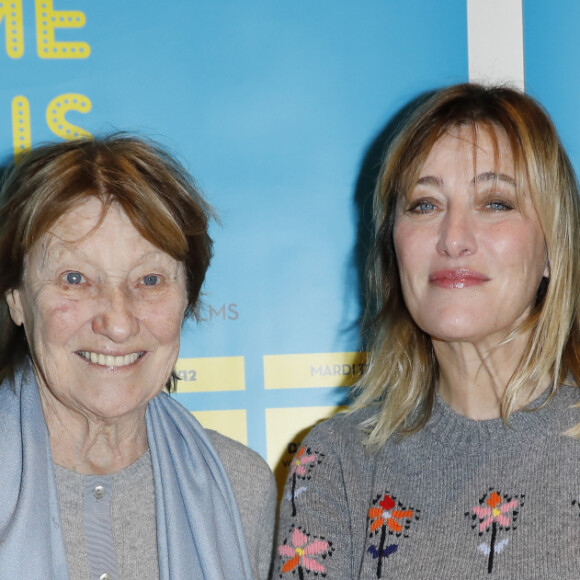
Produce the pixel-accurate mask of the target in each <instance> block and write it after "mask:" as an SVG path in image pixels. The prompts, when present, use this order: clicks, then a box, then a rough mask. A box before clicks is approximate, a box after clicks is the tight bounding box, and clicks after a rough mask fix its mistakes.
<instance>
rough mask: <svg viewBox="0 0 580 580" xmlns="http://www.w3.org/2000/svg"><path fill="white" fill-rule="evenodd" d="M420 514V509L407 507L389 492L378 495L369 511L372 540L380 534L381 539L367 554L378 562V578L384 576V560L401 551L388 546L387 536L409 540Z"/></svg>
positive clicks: (396, 546)
mask: <svg viewBox="0 0 580 580" xmlns="http://www.w3.org/2000/svg"><path fill="white" fill-rule="evenodd" d="M379 500H380V501H379ZM395 508H396V509H395ZM419 512H420V510H418V509H414V508H409V507H405V506H404V505H403V504H401V502H400V501H397V500H396V498H395V497H393V496H391V495H390V494H389V493H388V492H387V493H385V494H384V495H382V496H381V495H378V496H377V497H376V499H375V500H374V501H373V505H372V506H371V507H370V508H369V511H368V518H369V536H370V537H371V538H372V537H373V536H375V535H377V534H379V533H380V537H379V543H378V544H371V545H370V546H369V547H368V548H367V552H368V553H369V554H370V555H371V556H372V557H373V559H375V560H377V578H381V576H382V569H383V559H384V558H388V557H389V556H390V555H392V554H394V553H395V552H396V551H397V550H398V549H399V544H394V543H393V544H388V545H387V544H386V542H387V535H394V536H395V537H397V538H399V537H401V536H403V537H404V538H408V537H409V536H408V530H409V528H410V526H411V521H412V520H413V519H415V520H418V519H419Z"/></svg>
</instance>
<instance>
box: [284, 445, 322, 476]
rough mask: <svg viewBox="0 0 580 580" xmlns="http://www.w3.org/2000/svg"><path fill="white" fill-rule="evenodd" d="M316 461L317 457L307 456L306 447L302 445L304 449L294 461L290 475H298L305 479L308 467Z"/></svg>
mask: <svg viewBox="0 0 580 580" xmlns="http://www.w3.org/2000/svg"><path fill="white" fill-rule="evenodd" d="M308 451H310V449H309V450H308ZM315 461H316V455H314V454H310V455H306V447H305V446H304V445H302V447H300V449H298V453H296V457H294V460H293V461H292V468H291V469H290V475H294V474H295V473H296V474H298V475H299V476H301V477H305V476H306V469H307V467H308V466H309V465H310V464H311V463H314V462H315Z"/></svg>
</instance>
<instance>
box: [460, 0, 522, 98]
mask: <svg viewBox="0 0 580 580" xmlns="http://www.w3.org/2000/svg"><path fill="white" fill-rule="evenodd" d="M467 44H468V55H469V80H470V81H476V82H484V83H486V82H487V83H509V84H510V85H512V86H514V85H515V86H517V87H519V88H521V89H523V88H524V33H523V14H522V0H467Z"/></svg>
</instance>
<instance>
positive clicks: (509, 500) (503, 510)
mask: <svg viewBox="0 0 580 580" xmlns="http://www.w3.org/2000/svg"><path fill="white" fill-rule="evenodd" d="M524 497H525V496H524V494H520V495H519V496H517V495H507V494H503V496H502V494H501V493H500V492H498V491H496V490H494V489H493V488H490V489H489V491H488V493H486V494H485V495H484V496H483V497H482V498H480V500H479V505H477V506H475V507H473V508H471V511H470V512H465V515H466V516H471V519H472V520H473V522H474V523H473V525H472V528H473V529H475V528H477V530H478V532H479V535H480V536H482V535H483V534H484V533H486V532H487V531H489V530H491V539H490V543H489V544H487V543H485V542H482V543H481V544H479V546H477V549H478V550H479V551H480V552H482V553H483V554H485V555H486V556H488V560H487V572H488V573H489V574H491V572H492V570H493V562H494V556H495V554H499V553H501V552H502V551H503V549H504V548H505V547H506V546H507V544H508V542H509V539H508V538H504V539H503V540H501V541H499V542H498V533H499V532H500V531H504V532H506V531H509V530H510V529H512V530H515V529H516V525H515V524H516V521H517V518H518V514H519V511H518V510H517V509H516V508H518V507H521V506H523V505H524Z"/></svg>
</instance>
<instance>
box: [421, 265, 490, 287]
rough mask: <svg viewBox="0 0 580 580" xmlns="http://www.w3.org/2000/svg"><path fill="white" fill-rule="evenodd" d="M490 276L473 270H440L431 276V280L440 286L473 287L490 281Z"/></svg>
mask: <svg viewBox="0 0 580 580" xmlns="http://www.w3.org/2000/svg"><path fill="white" fill-rule="evenodd" d="M488 281H489V278H488V277H487V276H486V275H485V274H482V273H481V272H474V271H473V270H465V269H462V268H461V269H458V270H440V271H438V272H433V274H431V275H430V276H429V282H430V283H431V284H434V285H435V286H439V287H440V288H471V287H473V286H479V285H480V284H483V283H484V282H488Z"/></svg>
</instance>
